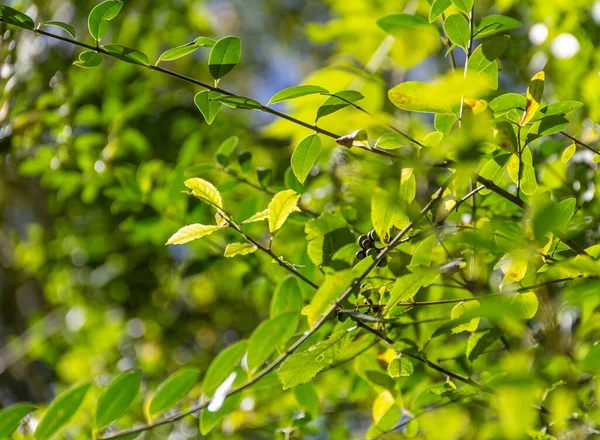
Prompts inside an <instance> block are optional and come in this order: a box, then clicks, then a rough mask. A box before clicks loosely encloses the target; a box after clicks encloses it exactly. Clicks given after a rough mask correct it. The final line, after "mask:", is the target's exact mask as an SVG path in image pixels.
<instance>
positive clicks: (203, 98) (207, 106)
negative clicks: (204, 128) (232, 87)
mask: <svg viewBox="0 0 600 440" xmlns="http://www.w3.org/2000/svg"><path fill="white" fill-rule="evenodd" d="M219 96H221V94H220V93H218V92H211V91H208V90H204V91H203V92H200V93H198V94H196V96H194V103H195V104H196V107H198V110H200V113H202V116H204V120H205V121H206V123H207V124H208V125H210V124H212V123H213V121H214V120H215V118H216V117H217V114H218V113H219V110H221V105H222V104H221V103H220V102H219V101H217V100H215V98H218V97H219Z"/></svg>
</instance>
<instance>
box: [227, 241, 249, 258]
mask: <svg viewBox="0 0 600 440" xmlns="http://www.w3.org/2000/svg"><path fill="white" fill-rule="evenodd" d="M256 249H257V248H256V247H255V246H254V245H253V244H250V243H229V244H228V245H227V247H226V248H225V253H224V254H223V256H225V257H227V258H232V257H235V256H236V255H248V254H252V253H254V252H256Z"/></svg>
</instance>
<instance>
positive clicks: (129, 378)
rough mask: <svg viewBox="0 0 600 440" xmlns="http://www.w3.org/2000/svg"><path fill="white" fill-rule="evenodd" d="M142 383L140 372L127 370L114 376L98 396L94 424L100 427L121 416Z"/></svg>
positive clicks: (134, 397) (132, 400) (135, 396)
mask: <svg viewBox="0 0 600 440" xmlns="http://www.w3.org/2000/svg"><path fill="white" fill-rule="evenodd" d="M141 385H142V374H141V373H140V372H139V371H137V370H128V371H125V372H123V373H121V374H119V375H118V376H117V377H115V378H114V379H113V380H112V382H111V383H110V385H109V386H108V387H106V389H105V390H104V391H103V393H102V395H101V396H100V397H99V398H98V403H97V405H96V417H95V419H94V426H95V427H96V428H97V429H102V428H104V427H106V426H108V425H110V424H111V423H113V422H115V421H116V420H117V419H118V418H120V417H121V416H123V415H124V414H125V412H126V411H127V409H128V408H129V407H130V406H131V404H132V403H133V402H134V401H135V399H137V397H138V395H139V392H140V387H141Z"/></svg>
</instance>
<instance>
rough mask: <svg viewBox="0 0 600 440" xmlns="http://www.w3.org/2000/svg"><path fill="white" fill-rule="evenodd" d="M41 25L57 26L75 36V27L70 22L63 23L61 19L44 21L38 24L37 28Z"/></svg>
mask: <svg viewBox="0 0 600 440" xmlns="http://www.w3.org/2000/svg"><path fill="white" fill-rule="evenodd" d="M41 27H57V28H60V29H62V30H64V31H66V32H68V33H69V34H70V35H71V36H72V37H73V38H76V37H77V35H76V34H75V28H74V27H73V26H71V25H70V24H67V23H63V22H62V21H44V22H42V23H40V24H38V29H39V28H41Z"/></svg>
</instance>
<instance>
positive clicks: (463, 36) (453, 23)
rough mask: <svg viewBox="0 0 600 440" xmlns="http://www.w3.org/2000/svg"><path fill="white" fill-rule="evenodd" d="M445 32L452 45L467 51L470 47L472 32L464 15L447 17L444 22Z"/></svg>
mask: <svg viewBox="0 0 600 440" xmlns="http://www.w3.org/2000/svg"><path fill="white" fill-rule="evenodd" d="M444 32H446V35H447V36H448V38H450V41H452V43H454V44H456V45H457V46H459V47H462V48H463V49H464V50H465V51H466V50H467V48H468V47H469V40H470V38H471V30H470V29H469V23H468V22H467V19H466V18H465V17H464V15H462V14H452V15H450V16H448V17H446V21H444Z"/></svg>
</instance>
